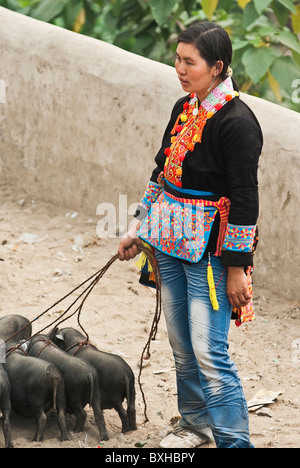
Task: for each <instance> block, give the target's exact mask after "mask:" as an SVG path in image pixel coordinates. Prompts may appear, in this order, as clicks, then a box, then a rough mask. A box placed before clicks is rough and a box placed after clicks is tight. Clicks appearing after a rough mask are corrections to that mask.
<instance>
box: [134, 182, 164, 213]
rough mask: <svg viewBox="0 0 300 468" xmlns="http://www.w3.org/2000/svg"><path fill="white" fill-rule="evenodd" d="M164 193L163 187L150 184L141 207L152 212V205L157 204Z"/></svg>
mask: <svg viewBox="0 0 300 468" xmlns="http://www.w3.org/2000/svg"><path fill="white" fill-rule="evenodd" d="M162 191H163V188H162V186H161V185H159V184H156V183H154V182H149V184H148V186H147V188H146V191H145V193H144V196H143V198H142V200H141V203H140V205H141V206H143V207H144V208H146V210H150V208H151V205H152V204H153V203H155V202H156V200H157V199H158V197H159V195H160V194H161V192H162Z"/></svg>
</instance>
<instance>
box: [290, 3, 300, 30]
mask: <svg viewBox="0 0 300 468" xmlns="http://www.w3.org/2000/svg"><path fill="white" fill-rule="evenodd" d="M292 25H293V30H294V33H295V34H300V5H298V6H297V13H295V14H293V15H292Z"/></svg>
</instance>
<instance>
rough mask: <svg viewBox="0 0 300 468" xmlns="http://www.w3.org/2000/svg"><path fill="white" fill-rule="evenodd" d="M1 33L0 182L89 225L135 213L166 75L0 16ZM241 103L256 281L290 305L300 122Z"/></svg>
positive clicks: (149, 64) (21, 19)
mask: <svg viewBox="0 0 300 468" xmlns="http://www.w3.org/2000/svg"><path fill="white" fill-rule="evenodd" d="M0 31H1V32H0V57H1V60H0V80H1V81H0V83H1V87H0V90H1V95H0V137H1V139H0V183H1V182H6V183H8V184H11V185H14V186H15V187H16V191H18V192H22V193H24V192H27V193H29V194H30V195H31V196H32V197H36V198H40V199H42V200H45V201H48V202H51V203H54V204H58V205H63V206H68V207H71V208H73V209H76V210H81V211H82V210H85V211H87V212H90V213H92V214H95V213H96V208H97V206H98V205H99V204H100V203H103V202H111V203H113V204H115V205H118V203H119V195H126V196H127V197H128V200H127V203H128V206H129V205H130V204H131V203H134V202H138V201H139V199H140V196H141V194H142V193H143V191H144V187H145V185H146V184H147V181H148V179H149V176H150V174H151V172H152V169H153V168H154V162H153V158H154V156H155V154H156V152H157V150H158V148H159V146H160V142H161V138H162V134H163V131H164V127H165V125H166V123H167V121H168V119H169V116H170V112H171V109H172V107H173V104H174V102H175V100H176V99H177V98H179V97H181V96H182V95H183V92H182V89H181V87H180V85H179V83H178V80H177V77H176V74H175V72H174V69H173V68H171V67H167V66H165V65H162V64H160V63H156V62H153V61H151V60H148V59H146V58H143V57H140V56H137V55H133V54H130V53H128V52H125V51H123V50H120V49H118V48H116V47H114V46H112V45H109V44H106V43H103V42H101V41H97V40H95V39H92V38H88V37H85V36H81V35H79V34H75V33H72V32H69V31H66V30H64V29H61V28H58V27H55V26H52V25H49V24H46V23H42V22H39V21H36V20H33V19H31V18H27V17H25V16H22V15H19V14H17V13H13V12H11V11H9V10H6V9H4V8H0ZM4 86H5V89H3V87H4ZM242 99H243V100H245V102H246V103H247V104H248V105H249V106H250V107H251V108H252V109H253V111H254V112H255V113H256V115H257V117H258V119H259V121H260V123H261V125H262V128H263V132H264V137H265V145H264V150H263V155H262V157H261V162H260V172H259V179H260V200H261V208H260V219H259V226H260V246H259V250H258V253H257V259H256V281H258V282H259V283H260V284H264V285H265V286H266V287H268V288H270V289H272V290H274V291H277V292H279V293H281V294H282V295H283V296H286V297H290V298H291V299H292V300H297V299H300V289H299V287H298V285H297V283H298V282H299V263H300V258H299V231H300V221H299V217H297V215H298V212H299V204H300V190H299V175H300V150H299V148H300V134H299V128H300V114H298V113H296V112H292V111H289V110H287V109H284V108H282V107H279V106H276V105H274V104H271V103H269V102H267V101H264V100H261V99H258V98H254V97H252V96H247V95H242Z"/></svg>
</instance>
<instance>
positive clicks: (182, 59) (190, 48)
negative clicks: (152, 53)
mask: <svg viewBox="0 0 300 468" xmlns="http://www.w3.org/2000/svg"><path fill="white" fill-rule="evenodd" d="M221 63H222V62H221ZM175 68H176V72H177V75H178V78H179V81H180V83H181V86H182V88H183V90H184V91H186V92H187V93H196V94H197V96H198V97H201V95H202V96H203V95H204V94H208V92H207V91H208V89H209V88H210V87H211V85H212V84H213V82H214V80H215V77H216V75H217V76H218V75H219V72H218V69H217V68H218V66H217V65H216V66H214V67H212V68H210V67H209V66H208V65H207V63H206V61H205V60H204V59H203V58H202V57H201V56H200V53H199V51H198V49H197V48H196V47H195V46H194V44H186V43H185V42H180V43H179V44H178V47H177V51H176V61H175ZM221 71H222V70H221Z"/></svg>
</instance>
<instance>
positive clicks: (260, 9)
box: [254, 0, 272, 15]
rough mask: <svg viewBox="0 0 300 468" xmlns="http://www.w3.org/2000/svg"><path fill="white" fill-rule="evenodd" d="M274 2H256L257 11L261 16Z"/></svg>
mask: <svg viewBox="0 0 300 468" xmlns="http://www.w3.org/2000/svg"><path fill="white" fill-rule="evenodd" d="M271 2H272V0H254V5H255V8H256V11H257V13H258V14H259V15H261V14H262V12H263V11H264V10H265V9H266V8H267V7H268V6H269V5H270V3H271Z"/></svg>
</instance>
